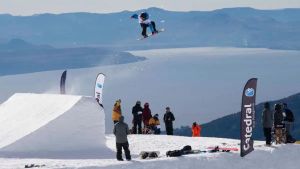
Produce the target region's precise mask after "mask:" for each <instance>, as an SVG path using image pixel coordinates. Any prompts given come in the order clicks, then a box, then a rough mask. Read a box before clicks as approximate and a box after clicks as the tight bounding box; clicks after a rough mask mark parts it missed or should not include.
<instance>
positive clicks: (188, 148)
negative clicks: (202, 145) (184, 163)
mask: <svg viewBox="0 0 300 169" xmlns="http://www.w3.org/2000/svg"><path fill="white" fill-rule="evenodd" d="M181 151H192V147H191V146H190V145H186V146H184V147H183V148H182V149H181Z"/></svg>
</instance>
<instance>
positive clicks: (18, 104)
mask: <svg viewBox="0 0 300 169" xmlns="http://www.w3.org/2000/svg"><path fill="white" fill-rule="evenodd" d="M113 156H114V153H113V152H112V151H111V150H110V149H109V148H107V147H106V139H105V115H104V110H103V108H102V107H100V106H99V105H98V103H97V102H96V101H95V100H94V98H92V97H83V96H71V95H55V94H27V93H17V94H14V95H13V96H11V97H10V98H9V99H8V100H7V101H6V102H4V103H3V104H1V105H0V157H18V158H79V159H81V158H111V157H113Z"/></svg>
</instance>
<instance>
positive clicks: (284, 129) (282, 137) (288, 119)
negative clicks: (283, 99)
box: [262, 102, 296, 146]
mask: <svg viewBox="0 0 300 169" xmlns="http://www.w3.org/2000/svg"><path fill="white" fill-rule="evenodd" d="M294 120H295V119H294V114H293V112H292V111H291V110H290V109H289V108H288V106H287V104H286V103H283V104H275V105H274V110H271V106H270V103H269V102H266V103H265V104H264V109H263V112H262V126H263V132H264V136H265V138H266V145H267V146H271V144H272V138H274V141H275V143H276V144H281V143H294V142H295V141H296V140H295V139H294V138H293V137H292V135H291V126H292V124H293V122H294Z"/></svg>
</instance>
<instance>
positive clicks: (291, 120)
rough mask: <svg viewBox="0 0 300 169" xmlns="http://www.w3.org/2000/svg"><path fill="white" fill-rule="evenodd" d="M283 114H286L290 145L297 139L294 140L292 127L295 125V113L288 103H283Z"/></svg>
mask: <svg viewBox="0 0 300 169" xmlns="http://www.w3.org/2000/svg"><path fill="white" fill-rule="evenodd" d="M283 112H284V114H285V119H284V124H285V129H286V141H287V142H288V143H294V142H295V141H296V139H294V138H293V137H292V135H291V126H292V124H293V123H294V121H295V119H294V114H293V112H292V111H291V110H290V109H289V108H288V107H287V104H286V103H283Z"/></svg>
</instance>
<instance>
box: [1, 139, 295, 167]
mask: <svg viewBox="0 0 300 169" xmlns="http://www.w3.org/2000/svg"><path fill="white" fill-rule="evenodd" d="M106 139H107V143H106V144H107V146H108V147H109V148H110V149H111V150H113V151H115V137H114V136H113V135H107V136H106ZM129 143H130V150H131V154H132V156H133V160H132V161H123V162H119V161H117V160H116V159H115V157H112V158H111V159H85V160H75V159H72V160H71V159H70V160H63V159H60V160H53V159H4V158H2V159H1V158H0V168H1V169H11V168H14V169H19V168H24V165H26V164H37V165H43V164H44V165H45V167H43V168H45V169H58V168H59V169H71V168H72V169H75V168H76V169H99V168H105V169H120V168H128V169H148V168H163V169H194V168H201V169H229V168H230V169H253V168H255V169H283V168H284V169H298V167H299V165H300V161H299V155H298V154H299V151H300V145H283V146H273V147H265V146H263V145H264V142H258V141H256V142H255V151H254V152H252V153H250V154H249V155H248V156H246V157H244V158H241V157H240V156H239V152H230V153H222V152H219V153H202V154H193V155H185V156H181V157H172V158H171V157H166V156H165V152H166V151H168V150H174V149H181V148H182V147H183V146H185V145H191V146H192V148H193V149H201V150H205V149H206V148H207V147H209V146H216V145H221V146H228V147H239V145H238V143H239V141H238V140H232V139H222V138H192V137H180V136H166V135H159V136H156V135H130V136H129ZM143 150H157V151H160V156H159V158H156V159H150V160H149V159H147V160H142V159H140V158H139V157H138V154H139V153H140V151H143ZM123 155H124V154H123Z"/></svg>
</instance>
